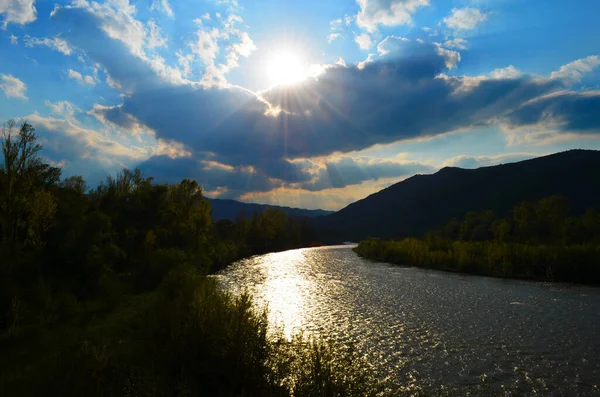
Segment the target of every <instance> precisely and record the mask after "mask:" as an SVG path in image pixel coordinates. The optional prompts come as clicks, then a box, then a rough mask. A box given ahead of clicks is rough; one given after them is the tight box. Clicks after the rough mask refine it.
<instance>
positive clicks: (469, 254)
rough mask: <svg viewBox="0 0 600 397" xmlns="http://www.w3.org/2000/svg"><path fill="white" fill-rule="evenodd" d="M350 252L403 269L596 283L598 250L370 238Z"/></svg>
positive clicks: (599, 277) (599, 261) (598, 279)
mask: <svg viewBox="0 0 600 397" xmlns="http://www.w3.org/2000/svg"><path fill="white" fill-rule="evenodd" d="M354 251H355V252H356V253H357V254H358V255H360V256H361V257H363V258H366V259H371V260H376V261H382V262H389V263H394V264H398V265H404V266H415V267H422V268H429V269H436V270H443V271H453V272H462V273H469V274H476V275H485V276H491V277H505V278H519V279H530V280H541V281H564V282H572V283H581V284H600V265H599V264H600V246H598V245H568V246H555V245H527V244H519V243H503V242H496V241H451V240H447V239H440V238H436V239H429V240H420V239H415V238H406V239H403V240H400V241H393V240H387V241H384V240H375V239H368V240H364V241H361V242H360V243H359V244H358V246H356V247H355V248H354Z"/></svg>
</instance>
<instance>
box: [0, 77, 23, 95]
mask: <svg viewBox="0 0 600 397" xmlns="http://www.w3.org/2000/svg"><path fill="white" fill-rule="evenodd" d="M0 90H2V91H3V92H4V95H6V97H7V98H11V97H13V98H21V99H25V100H27V96H26V95H25V91H27V86H26V85H25V83H23V82H22V81H21V80H19V79H18V78H16V77H14V76H12V75H10V74H0Z"/></svg>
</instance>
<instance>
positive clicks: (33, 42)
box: [23, 36, 73, 55]
mask: <svg viewBox="0 0 600 397" xmlns="http://www.w3.org/2000/svg"><path fill="white" fill-rule="evenodd" d="M23 41H24V42H25V46H26V47H35V46H45V47H49V48H51V49H53V50H54V51H58V52H60V53H62V54H65V55H71V54H72V53H73V49H72V48H71V47H69V45H68V44H67V42H66V41H64V40H63V39H61V38H60V37H59V36H56V37H53V38H51V39H50V38H48V37H45V38H43V39H39V38H37V37H30V36H25V38H24V39H23Z"/></svg>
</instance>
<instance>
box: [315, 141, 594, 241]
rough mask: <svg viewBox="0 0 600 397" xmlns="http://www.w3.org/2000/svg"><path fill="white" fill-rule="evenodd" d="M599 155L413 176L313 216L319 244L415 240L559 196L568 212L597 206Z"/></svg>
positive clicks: (579, 153)
mask: <svg viewBox="0 0 600 397" xmlns="http://www.w3.org/2000/svg"><path fill="white" fill-rule="evenodd" d="M598 175H600V151H596V150H583V149H574V150H569V151H564V152H559V153H554V154H551V155H547V156H541V157H537V158H533V159H528V160H523V161H518V162H513V163H505V164H499V165H493V166H486V167H480V168H476V169H465V168H459V167H444V168H442V169H440V170H438V171H437V172H435V173H433V174H427V175H425V174H417V175H414V176H412V177H410V178H407V179H405V180H403V181H401V182H398V183H396V184H394V185H391V186H388V187H387V188H385V189H382V190H381V191H379V192H377V193H373V194H371V195H369V196H367V197H365V198H364V199H361V200H358V201H356V202H354V203H351V204H349V205H348V206H346V207H344V208H343V209H341V210H339V211H337V212H335V213H334V214H330V215H326V216H322V217H319V218H315V219H314V220H313V224H314V226H315V228H316V229H317V230H318V231H319V233H320V236H321V238H322V239H323V240H326V241H333V240H336V241H337V240H338V239H343V240H349V239H350V240H359V239H362V238H365V237H369V236H372V237H380V238H392V237H405V236H417V235H422V234H423V233H425V232H427V231H430V230H432V229H434V228H436V227H438V226H440V225H441V224H443V223H445V222H447V221H449V220H450V219H451V218H453V217H456V218H460V217H462V216H464V215H465V214H466V212H468V211H480V210H488V209H491V210H493V211H495V212H497V213H498V214H500V215H502V214H504V213H505V212H506V211H509V210H510V208H512V207H513V206H514V205H516V204H518V203H519V202H521V201H524V200H536V199H540V198H543V197H547V196H551V195H554V194H560V195H563V196H565V197H566V198H567V199H568V200H569V203H570V205H571V207H572V209H573V211H574V213H580V212H582V211H585V210H586V209H587V208H588V207H592V206H593V207H596V208H600V178H599V177H598Z"/></svg>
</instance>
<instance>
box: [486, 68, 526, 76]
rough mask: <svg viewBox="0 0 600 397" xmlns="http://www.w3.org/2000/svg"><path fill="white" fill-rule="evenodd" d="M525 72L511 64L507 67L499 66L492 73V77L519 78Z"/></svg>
mask: <svg viewBox="0 0 600 397" xmlns="http://www.w3.org/2000/svg"><path fill="white" fill-rule="evenodd" d="M522 76H523V73H521V72H520V71H518V70H517V68H515V67H514V66H513V65H509V66H507V67H505V68H498V69H495V70H493V71H492V73H490V77H491V78H494V79H517V78H519V77H522Z"/></svg>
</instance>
